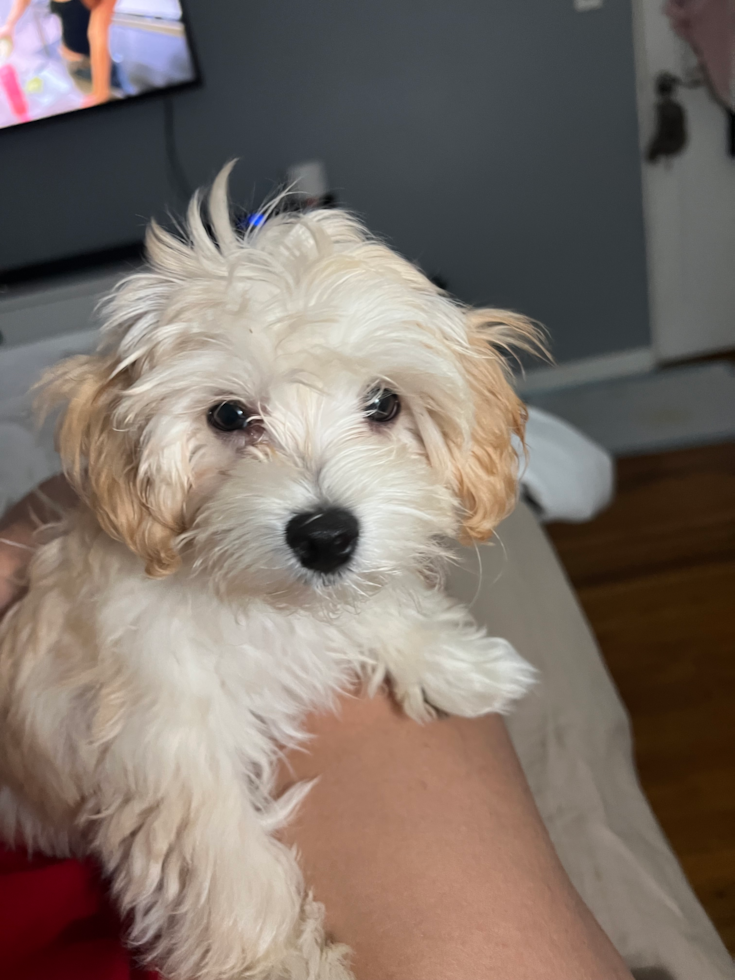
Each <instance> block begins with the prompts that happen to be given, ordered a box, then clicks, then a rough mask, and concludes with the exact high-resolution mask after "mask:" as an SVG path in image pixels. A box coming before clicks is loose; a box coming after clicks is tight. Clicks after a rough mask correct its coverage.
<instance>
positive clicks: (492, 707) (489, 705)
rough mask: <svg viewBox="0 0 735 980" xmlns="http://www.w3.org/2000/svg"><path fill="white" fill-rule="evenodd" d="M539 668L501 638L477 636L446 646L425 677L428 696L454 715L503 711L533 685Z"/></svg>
mask: <svg viewBox="0 0 735 980" xmlns="http://www.w3.org/2000/svg"><path fill="white" fill-rule="evenodd" d="M535 678H536V671H535V669H534V668H533V667H532V666H531V665H530V664H529V663H527V662H526V661H525V660H524V659H523V657H521V656H520V655H519V654H518V653H516V651H515V649H514V648H513V647H512V646H511V644H510V643H508V641H507V640H503V639H501V638H499V637H491V636H482V635H479V636H475V637H472V638H471V639H469V641H468V640H467V639H466V638H463V641H462V640H458V642H457V643H456V644H452V645H451V646H449V645H446V646H444V647H443V648H442V650H441V652H440V655H439V656H432V658H431V661H430V662H429V663H427V664H426V665H425V669H424V671H423V672H422V676H421V687H422V689H423V693H424V697H425V698H426V700H427V701H428V702H429V703H430V704H431V705H434V706H435V707H436V708H439V709H440V710H441V711H446V712H447V713H448V714H451V715H462V716H464V717H467V718H474V717H477V716H478V715H486V714H489V713H491V712H498V713H500V714H503V713H505V712H507V711H508V710H509V709H510V707H511V705H512V704H513V702H514V701H517V700H518V699H519V698H520V697H522V696H523V695H524V694H525V693H526V691H528V689H529V688H530V687H531V686H532V685H533V683H534V681H535Z"/></svg>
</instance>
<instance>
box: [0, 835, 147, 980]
mask: <svg viewBox="0 0 735 980" xmlns="http://www.w3.org/2000/svg"><path fill="white" fill-rule="evenodd" d="M121 935H122V929H121V925H120V921H119V919H118V918H117V916H116V914H115V912H114V910H113V909H112V907H111V905H110V903H109V900H108V897H107V894H106V892H105V889H104V886H103V884H102V882H101V881H100V878H99V875H98V874H97V871H96V869H95V867H94V865H93V864H92V862H88V861H73V860H68V861H57V860H53V859H50V858H45V857H35V858H32V859H31V858H29V857H28V856H27V854H26V853H25V852H24V851H20V850H19V851H10V850H7V849H6V848H4V847H2V845H0V976H2V977H3V980H158V974H157V973H152V972H150V971H147V970H142V969H140V968H139V967H137V966H136V965H135V962H134V960H133V958H132V956H131V955H130V953H129V952H128V950H127V949H126V948H125V946H124V945H123V943H122V939H121Z"/></svg>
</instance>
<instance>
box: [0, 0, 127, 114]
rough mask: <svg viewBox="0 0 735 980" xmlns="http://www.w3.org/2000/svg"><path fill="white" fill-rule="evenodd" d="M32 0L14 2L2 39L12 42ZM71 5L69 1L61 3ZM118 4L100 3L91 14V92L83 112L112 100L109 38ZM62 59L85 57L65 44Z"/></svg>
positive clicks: (107, 0) (104, 0) (102, 0)
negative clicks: (18, 24) (16, 26)
mask: <svg viewBox="0 0 735 980" xmlns="http://www.w3.org/2000/svg"><path fill="white" fill-rule="evenodd" d="M30 2H31V0H14V2H13V5H12V6H11V8H10V12H9V13H8V16H7V19H6V21H5V23H4V24H3V25H1V26H0V38H3V37H7V38H10V40H11V41H12V39H13V32H14V31H15V25H16V24H17V23H18V21H19V20H20V18H21V17H22V16H23V14H24V13H25V11H26V9H27V8H28V6H29V4H30ZM60 2H62V3H68V2H69V0H60ZM115 3H116V0H98V2H97V3H96V4H95V6H94V7H93V8H92V10H91V11H90V15H89V28H88V30H87V39H88V40H89V51H90V54H89V61H90V66H91V71H92V91H91V93H90V94H89V95H88V96H87V97H86V98H85V99H84V101H83V103H82V108H86V107H88V106H92V105H99V104H100V103H102V102H107V101H108V100H109V98H110V69H111V67H112V59H111V58H110V49H109V43H108V39H109V34H110V24H111V23H112V17H113V14H114V12H115ZM60 50H61V55H62V57H63V58H65V59H66V60H67V61H70V62H74V61H82V60H84V56H83V55H81V54H79V52H78V51H71V50H70V49H69V48H67V47H66V45H65V44H63V43H62V44H60Z"/></svg>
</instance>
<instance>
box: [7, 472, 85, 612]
mask: <svg viewBox="0 0 735 980" xmlns="http://www.w3.org/2000/svg"><path fill="white" fill-rule="evenodd" d="M76 500H77V497H76V494H75V493H74V491H73V490H72V489H71V487H70V486H69V484H68V483H67V482H66V480H65V479H64V477H63V476H54V477H52V478H51V479H50V480H46V482H45V483H42V484H41V486H40V487H38V488H37V489H36V490H33V491H31V493H29V494H28V496H26V497H24V498H23V500H20V501H19V502H18V503H17V504H15V505H14V506H13V507H11V508H10V510H9V511H8V512H7V513H6V514H5V515H4V516H3V517H2V519H0V616H1V615H2V614H3V613H4V612H5V610H6V609H7V608H8V607H9V606H10V605H12V604H13V602H15V600H16V599H18V598H19V597H20V595H21V593H22V591H23V586H24V580H25V575H26V572H27V570H28V566H29V564H30V562H31V558H32V557H33V552H34V551H35V549H36V544H37V542H36V530H37V529H38V528H39V527H40V526H41V525H43V524H48V523H50V522H52V521H57V520H58V519H59V518H60V517H61V516H62V514H63V513H64V511H65V510H68V509H69V508H71V507H73V506H74V504H75V503H76Z"/></svg>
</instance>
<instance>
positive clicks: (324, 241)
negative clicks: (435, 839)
mask: <svg viewBox="0 0 735 980" xmlns="http://www.w3.org/2000/svg"><path fill="white" fill-rule="evenodd" d="M228 172H229V168H226V169H225V170H224V171H223V172H222V173H221V174H220V176H219V177H218V178H217V180H216V182H215V184H214V186H213V189H212V193H211V195H210V199H209V222H208V223H206V224H205V221H204V220H203V218H202V208H201V203H200V200H199V198H198V197H197V198H195V199H194V200H193V202H192V204H191V206H190V208H189V213H188V236H187V238H186V240H180V239H179V238H175V237H172V236H171V235H169V234H168V233H166V232H164V231H163V230H162V229H161V228H160V227H157V226H156V225H155V224H154V225H152V227H151V228H150V230H149V233H148V241H147V247H148V256H149V266H148V268H147V271H144V272H141V273H136V274H135V275H133V276H131V277H130V278H129V279H127V280H126V281H125V282H123V283H122V284H121V285H120V286H119V288H118V289H117V290H116V291H115V293H114V295H113V297H112V298H111V300H110V301H109V303H108V306H107V317H106V325H105V327H104V330H103V334H102V342H101V345H100V347H99V349H98V351H97V353H95V354H93V355H91V356H83V357H75V358H71V359H70V360H68V361H66V362H64V363H62V364H61V365H60V366H58V367H57V368H54V369H53V370H52V371H51V372H50V373H49V375H48V377H47V378H46V381H45V390H44V394H43V396H42V397H43V400H44V402H45V405H46V408H49V407H52V406H62V412H61V416H60V421H59V428H58V445H59V450H60V453H61V457H62V459H63V463H64V467H65V471H66V473H67V475H68V477H69V479H70V481H71V482H72V484H73V486H74V487H75V488H76V490H77V491H78V493H79V497H80V500H81V501H82V504H81V505H80V507H79V509H78V511H77V512H75V513H73V514H72V515H71V516H69V517H68V518H67V519H66V520H65V522H64V523H63V525H62V526H60V527H59V528H57V529H56V531H55V532H54V533H53V534H52V535H51V539H50V540H48V541H47V542H46V543H45V544H44V545H43V546H42V547H40V548H39V550H38V552H37V553H36V556H35V558H34V561H33V564H32V567H31V570H30V587H29V591H28V593H27V595H26V596H25V598H23V599H22V601H21V602H19V603H18V604H17V606H16V607H15V608H14V609H13V610H12V611H11V612H10V614H9V615H8V616H7V618H6V620H5V622H4V624H3V626H2V631H1V633H0V785H1V786H2V789H0V832H1V833H2V835H3V837H4V838H5V840H7V841H9V842H12V843H14V842H18V841H19V840H22V841H24V842H25V843H26V844H28V845H29V846H31V847H37V848H40V849H42V850H44V851H46V852H48V853H52V854H68V853H86V854H91V855H93V856H94V857H95V858H96V859H97V860H98V861H99V862H100V864H101V866H102V868H103V869H104V872H105V874H106V875H107V876H108V877H109V880H110V881H111V884H112V888H113V890H114V894H115V897H116V900H117V903H118V905H119V908H120V910H121V913H122V914H123V915H124V916H125V917H126V919H127V920H128V921H129V922H130V941H131V943H133V944H135V946H136V947H138V948H139V950H140V952H141V955H142V956H143V957H144V959H145V961H146V962H147V963H150V964H152V965H154V966H155V967H157V968H158V969H159V970H161V971H162V973H163V974H164V975H165V976H166V977H167V978H170V980H194V978H200V980H227V978H244V977H248V978H253V980H255V978H257V980H266V978H268V980H285V978H293V980H296V978H298V980H307V978H308V980H317V978H318V980H339V978H346V977H349V975H350V974H349V971H348V968H347V967H346V965H345V956H344V949H343V948H341V947H335V946H331V945H330V944H329V943H328V942H326V941H325V938H324V935H323V931H322V927H321V910H320V907H319V906H317V905H316V904H315V903H313V902H312V901H311V900H310V898H309V896H308V895H306V894H305V891H304V887H303V884H302V879H301V875H300V873H299V869H298V867H297V864H296V861H295V858H294V855H293V853H292V852H291V851H290V850H288V849H287V848H286V847H285V846H283V845H282V844H281V843H279V842H278V840H277V839H276V838H275V837H274V836H273V831H274V829H276V828H277V827H278V826H279V824H281V823H282V822H283V821H284V820H285V819H286V818H287V817H288V815H289V813H290V812H291V811H292V810H293V808H294V807H295V806H296V805H297V803H298V802H299V799H300V797H301V796H303V792H304V790H303V789H302V788H297V789H296V790H295V791H293V792H292V793H290V794H289V795H287V796H286V797H285V798H281V799H280V800H274V799H273V797H272V789H273V785H274V770H275V766H276V762H277V760H278V756H279V752H280V751H282V748H283V747H284V746H293V745H294V744H297V743H299V741H300V740H301V739H302V737H303V736H302V733H301V723H302V719H303V718H304V716H305V714H306V713H307V712H309V711H314V710H325V709H328V708H329V707H330V705H332V704H333V702H334V698H335V695H336V693H337V692H339V691H341V690H346V689H348V688H350V687H351V686H353V685H354V683H355V681H356V680H358V679H362V680H363V681H364V682H365V683H366V685H367V687H368V689H369V690H370V691H372V692H374V691H375V690H376V689H377V688H378V687H379V686H380V685H381V684H383V682H388V683H389V684H390V686H391V688H392V691H393V693H394V696H395V697H396V699H397V700H398V701H399V702H400V703H401V704H402V705H403V707H404V709H405V710H406V711H407V713H408V714H409V715H410V716H411V717H412V718H415V719H416V720H417V721H424V720H426V719H429V718H431V717H432V715H433V714H434V711H435V710H436V709H438V710H440V711H443V712H449V713H453V714H458V715H465V716H475V715H481V714H483V713H486V712H492V711H505V710H506V709H507V708H508V707H509V705H510V704H511V703H512V702H513V700H514V699H516V698H518V697H520V696H521V695H522V694H523V693H524V691H525V690H526V689H527V687H528V686H529V683H530V682H531V680H532V670H531V668H530V667H529V666H528V665H527V664H526V663H525V662H524V661H523V660H522V659H521V658H520V657H519V656H518V654H517V653H515V651H514V650H513V649H512V647H511V646H510V645H509V644H508V643H507V642H506V641H505V640H502V639H495V638H491V637H488V636H486V635H485V633H484V632H483V631H482V630H481V629H479V628H478V627H477V626H476V625H475V624H474V623H473V621H472V620H471V618H470V616H469V615H468V613H467V611H466V610H465V609H464V608H462V607H461V606H459V605H457V604H456V603H455V602H453V601H451V600H450V599H449V598H447V597H446V595H445V594H444V593H443V592H442V590H441V587H440V584H441V582H440V573H439V569H440V567H441V563H442V561H443V559H444V558H445V552H446V544H445V542H446V541H447V540H448V539H450V538H452V537H457V536H459V537H460V538H463V539H465V540H468V541H470V540H473V539H480V540H482V539H485V538H487V537H488V536H489V535H490V534H491V532H492V530H493V528H494V527H495V526H496V524H497V523H498V522H499V521H500V520H501V519H502V518H503V517H504V516H505V515H506V514H507V513H508V511H509V510H510V509H511V508H512V507H513V504H514V502H515V494H516V477H517V466H518V463H517V457H516V453H515V451H514V448H513V445H512V442H511V437H512V436H513V435H514V434H515V435H516V436H518V437H521V438H522V434H523V423H524V409H523V406H522V405H521V403H520V402H519V400H518V398H517V397H516V395H515V393H514V391H513V389H512V388H511V386H510V385H509V383H508V379H507V370H506V366H505V359H504V357H503V351H504V350H505V349H506V348H507V347H508V345H511V344H516V345H519V344H520V345H521V346H528V345H531V344H533V343H534V339H535V331H534V328H533V327H532V326H531V324H530V323H529V322H528V321H527V320H525V319H523V318H522V317H520V316H517V315H515V314H511V313H506V312H502V311H498V310H479V311H475V310H468V309H466V308H464V307H462V306H460V305H459V304H458V303H456V302H454V301H453V300H451V299H449V298H448V297H447V296H446V295H444V294H443V293H442V292H441V291H440V290H438V289H437V288H435V287H434V286H433V285H432V284H431V283H430V282H429V281H428V280H427V279H426V278H424V276H423V275H422V274H421V273H420V272H419V271H417V269H416V268H414V267H413V266H412V265H411V264H409V263H408V262H406V261H405V260H404V259H402V258H400V257H399V256H398V255H396V254H395V253H394V252H392V251H391V250H390V249H389V248H387V247H386V246H385V245H383V244H381V243H379V242H378V241H376V240H375V239H374V238H371V237H370V236H369V235H368V234H367V232H366V231H365V230H364V229H363V228H362V227H361V226H360V225H359V224H358V222H357V221H356V220H355V219H354V218H352V217H350V216H349V215H347V214H345V213H343V212H340V211H328V210H324V211H314V212H312V213H308V214H282V215H274V216H272V217H271V218H270V220H268V221H267V222H266V223H265V224H264V225H263V226H262V227H261V228H258V229H256V230H253V231H251V232H248V233H247V234H246V235H245V236H240V235H239V234H236V232H235V231H234V230H233V227H232V225H231V221H230V216H229V208H228V203H227V176H228Z"/></svg>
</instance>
